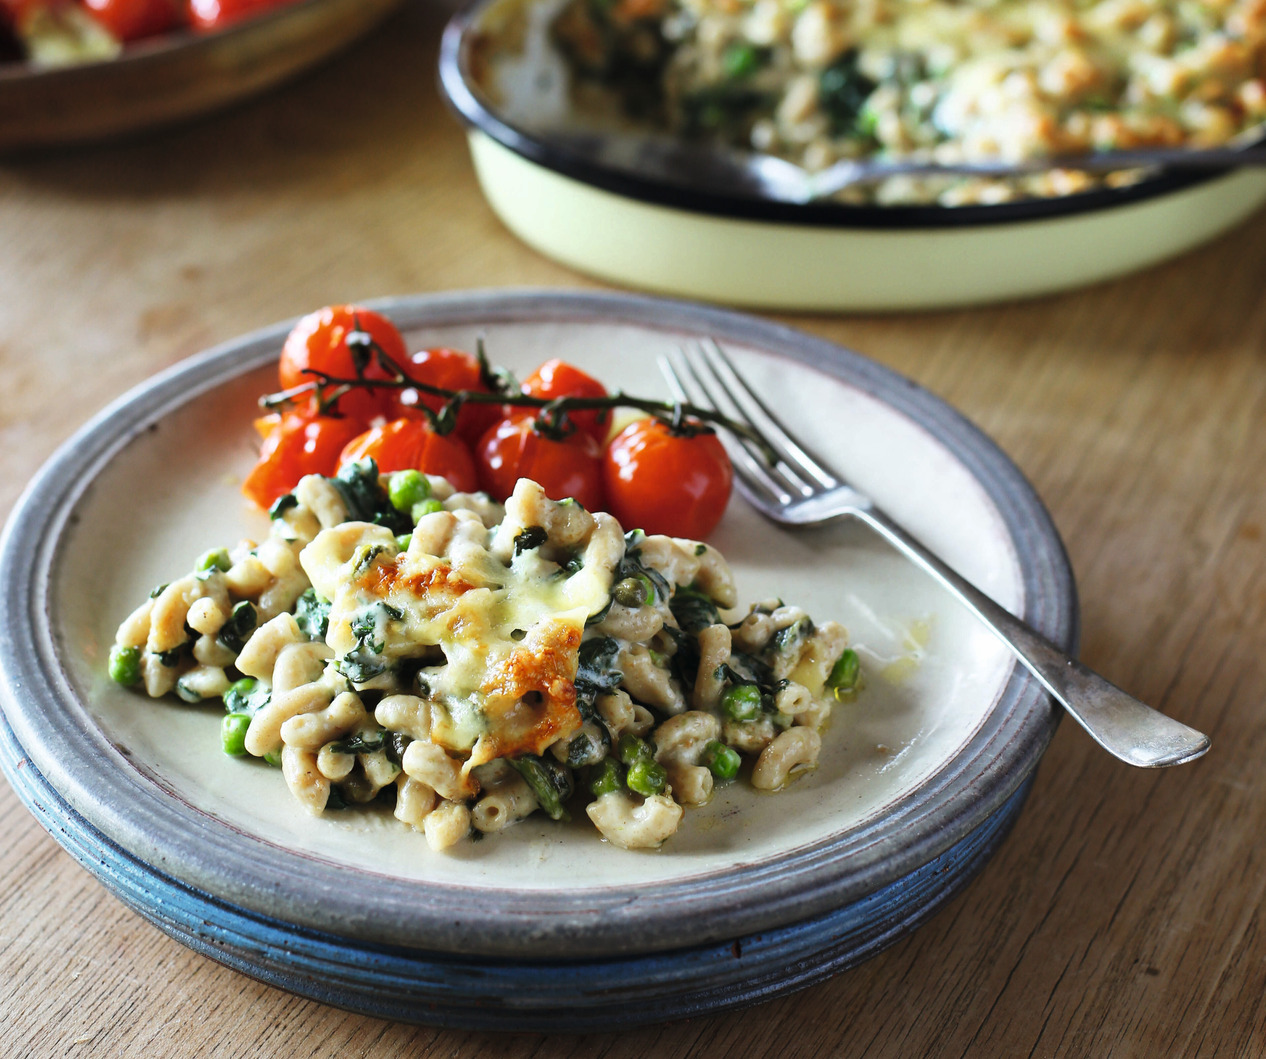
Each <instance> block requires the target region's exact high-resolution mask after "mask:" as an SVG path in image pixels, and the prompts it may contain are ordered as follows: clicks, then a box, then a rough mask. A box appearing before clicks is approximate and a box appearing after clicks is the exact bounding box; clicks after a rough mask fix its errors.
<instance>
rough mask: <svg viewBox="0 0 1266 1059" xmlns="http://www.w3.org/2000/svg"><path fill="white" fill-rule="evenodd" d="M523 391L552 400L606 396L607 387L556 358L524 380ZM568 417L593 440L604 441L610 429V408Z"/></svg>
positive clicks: (573, 414)
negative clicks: (591, 436)
mask: <svg viewBox="0 0 1266 1059" xmlns="http://www.w3.org/2000/svg"><path fill="white" fill-rule="evenodd" d="M523 392H524V393H528V394H531V395H532V396H533V397H544V398H547V399H549V400H553V399H554V398H556V397H606V395H607V388H606V387H605V386H603V385H602V383H600V382H599V381H598V380H597V379H595V378H594V377H593V376H592V375H586V374H585V373H584V372H583V371H581V370H580V369H579V368H577V367H576V366H575V365H572V364H568V363H567V362H566V361H565V360H559V359H558V358H557V357H555V358H554V359H553V360H547V361H546V362H545V363H544V364H542V365H541V366H540V367H539V368H537V369H536V371H534V372H532V374H531V375H529V376H528V377H527V378H526V379H524V380H523ZM567 415H568V417H569V418H570V419H571V421H572V422H573V423H575V424H576V429H577V430H583V431H584V432H585V433H586V434H591V435H593V437H594V439H595V440H596V441H606V440H607V431H608V429H609V427H610V426H611V411H610V409H606V408H601V409H593V410H591V411H584V412H568V413H567Z"/></svg>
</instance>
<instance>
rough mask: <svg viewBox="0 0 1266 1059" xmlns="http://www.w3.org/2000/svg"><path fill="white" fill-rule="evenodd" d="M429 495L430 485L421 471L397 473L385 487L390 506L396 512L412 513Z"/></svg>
mask: <svg viewBox="0 0 1266 1059" xmlns="http://www.w3.org/2000/svg"><path fill="white" fill-rule="evenodd" d="M430 495H431V483H430V481H428V480H427V477H426V475H425V474H423V473H422V472H421V471H397V472H396V473H395V474H393V475H392V476H391V482H390V483H389V484H388V486H387V496H388V498H389V499H390V500H391V506H392V507H394V508H395V509H396V510H397V511H412V510H413V505H414V504H420V503H422V501H423V500H426V499H427V498H428V497H429V496H430Z"/></svg>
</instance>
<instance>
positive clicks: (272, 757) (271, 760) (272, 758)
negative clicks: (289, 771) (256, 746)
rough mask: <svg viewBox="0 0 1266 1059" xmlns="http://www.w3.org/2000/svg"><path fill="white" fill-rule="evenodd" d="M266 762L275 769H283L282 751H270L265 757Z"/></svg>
mask: <svg viewBox="0 0 1266 1059" xmlns="http://www.w3.org/2000/svg"><path fill="white" fill-rule="evenodd" d="M264 761H266V762H267V763H268V764H269V765H272V767H273V768H275V769H279V768H281V751H280V750H272V751H269V752H268V753H267V754H265V755H264Z"/></svg>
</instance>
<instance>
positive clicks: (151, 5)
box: [81, 0, 181, 43]
mask: <svg viewBox="0 0 1266 1059" xmlns="http://www.w3.org/2000/svg"><path fill="white" fill-rule="evenodd" d="M81 2H82V3H83V6H84V7H86V8H87V9H88V13H89V14H91V15H92V17H93V18H94V19H96V20H97V21H98V22H99V23H101V25H102V26H104V27H105V28H106V29H107V30H109V32H110V35H111V36H112V37H114V38H115V39H116V40H120V41H123V42H124V43H127V42H128V41H133V40H140V39H141V38H142V37H153V36H155V35H157V34H159V33H166V32H167V31H168V30H169V29H174V28H175V27H176V26H178V25H180V21H181V19H180V8H179V6H178V4H177V3H176V0H81Z"/></svg>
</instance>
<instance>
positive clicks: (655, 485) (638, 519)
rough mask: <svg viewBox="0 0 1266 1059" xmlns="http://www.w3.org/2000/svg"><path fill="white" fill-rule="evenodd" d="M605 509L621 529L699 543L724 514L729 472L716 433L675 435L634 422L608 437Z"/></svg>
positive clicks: (654, 422)
mask: <svg viewBox="0 0 1266 1059" xmlns="http://www.w3.org/2000/svg"><path fill="white" fill-rule="evenodd" d="M602 469H603V476H602V477H603V486H604V487H605V489H606V495H607V504H608V510H609V511H610V512H611V514H613V515H614V516H615V517H616V518H617V519H619V521H620V525H621V526H623V527H624V528H625V529H626V530H631V529H644V530H645V531H646V532H647V533H666V534H668V535H669V536H671V537H689V538H690V539H691V540H702V539H703V538H704V537H706V536H707V535H708V534H709V533H711V532H712V531H713V530H714V529H716V527H717V523H718V522H720V521H721V516H722V515H723V514H724V513H725V505H726V503H727V502H728V501H729V499H730V489H731V487H732V486H733V484H734V468H733V466H732V465H731V464H730V458H729V456H727V455H726V452H725V448H724V446H723V445H722V444H721V441H720V439H719V438H718V437H717V436H716V435H715V434H709V433H698V434H694V435H693V436H686V435H678V434H674V433H673V432H672V430H671V429H670V428H669V427H668V425H667V424H665V423H662V422H661V421H660V420H658V419H650V418H648V419H639V420H637V421H635V422H633V423H630V424H629V425H628V426H627V427H625V428H624V429H623V430H622V431H620V433H619V434H617V435H616V436H615V437H614V438H612V439H611V443H610V444H609V445H608V446H607V451H606V457H605V459H604V460H603V464H602Z"/></svg>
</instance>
